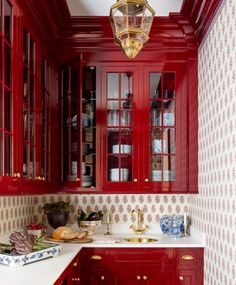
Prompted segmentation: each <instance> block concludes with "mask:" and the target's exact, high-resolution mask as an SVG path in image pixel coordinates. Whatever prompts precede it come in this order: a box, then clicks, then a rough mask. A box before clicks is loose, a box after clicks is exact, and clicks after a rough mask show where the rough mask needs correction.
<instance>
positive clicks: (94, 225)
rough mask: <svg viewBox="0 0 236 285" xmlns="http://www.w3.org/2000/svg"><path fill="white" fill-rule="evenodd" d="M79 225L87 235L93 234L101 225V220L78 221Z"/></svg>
mask: <svg viewBox="0 0 236 285" xmlns="http://www.w3.org/2000/svg"><path fill="white" fill-rule="evenodd" d="M78 225H79V227H80V228H81V230H82V231H85V232H86V235H87V236H92V235H93V234H94V232H95V230H96V229H98V228H99V227H100V226H101V220H100V221H78Z"/></svg>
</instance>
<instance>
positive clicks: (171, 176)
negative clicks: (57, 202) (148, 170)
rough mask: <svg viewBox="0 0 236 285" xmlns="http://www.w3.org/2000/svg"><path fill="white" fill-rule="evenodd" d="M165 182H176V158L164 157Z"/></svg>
mask: <svg viewBox="0 0 236 285" xmlns="http://www.w3.org/2000/svg"><path fill="white" fill-rule="evenodd" d="M163 180H164V181H174V180H175V156H169V155H168V156H167V155H163Z"/></svg>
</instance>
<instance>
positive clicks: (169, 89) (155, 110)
mask: <svg viewBox="0 0 236 285" xmlns="http://www.w3.org/2000/svg"><path fill="white" fill-rule="evenodd" d="M149 80H150V83H149V84H150V87H149V88H150V95H149V100H150V177H151V180H152V181H160V182H161V181H174V180H175V151H176V143H175V74H174V73H159V72H151V73H150V77H149Z"/></svg>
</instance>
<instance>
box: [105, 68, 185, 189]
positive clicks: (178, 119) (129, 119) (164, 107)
mask: <svg viewBox="0 0 236 285" xmlns="http://www.w3.org/2000/svg"><path fill="white" fill-rule="evenodd" d="M170 70H174V71H168V70H167V71H165V70H163V68H160V70H158V69H155V68H150V69H149V68H140V69H139V70H136V69H135V68H133V69H132V68H131V69H130V68H125V67H117V68H114V67H111V68H109V67H106V68H104V72H103V84H102V90H103V96H104V97H103V99H104V100H103V101H104V105H103V109H104V110H105V111H104V116H103V118H104V119H103V141H104V149H103V177H104V183H103V185H104V189H105V190H111V189H119V191H122V190H125V191H129V190H131V191H133V190H135V191H136V190H138V191H140V192H142V191H154V192H172V191H177V192H178V191H179V192H181V191H185V190H182V189H181V186H183V185H184V184H183V181H184V179H185V178H186V175H183V173H184V170H186V141H185V140H186V138H187V135H186V128H184V125H183V124H182V123H183V122H182V121H183V118H184V116H182V114H181V111H183V113H186V110H185V109H184V108H185V107H186V106H187V105H186V104H187V103H186V102H182V101H184V99H183V100H182V99H181V98H180V97H179V94H181V92H182V90H181V88H182V87H181V83H180V76H177V72H176V71H175V69H170ZM177 77H178V78H177ZM184 186H186V185H184Z"/></svg>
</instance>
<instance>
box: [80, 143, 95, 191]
mask: <svg viewBox="0 0 236 285" xmlns="http://www.w3.org/2000/svg"><path fill="white" fill-rule="evenodd" d="M82 152H83V160H84V161H83V162H82V187H91V186H92V185H93V177H92V176H91V167H90V166H89V165H88V166H87V164H86V161H88V158H89V156H90V155H91V154H90V145H89V143H83V144H82Z"/></svg>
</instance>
